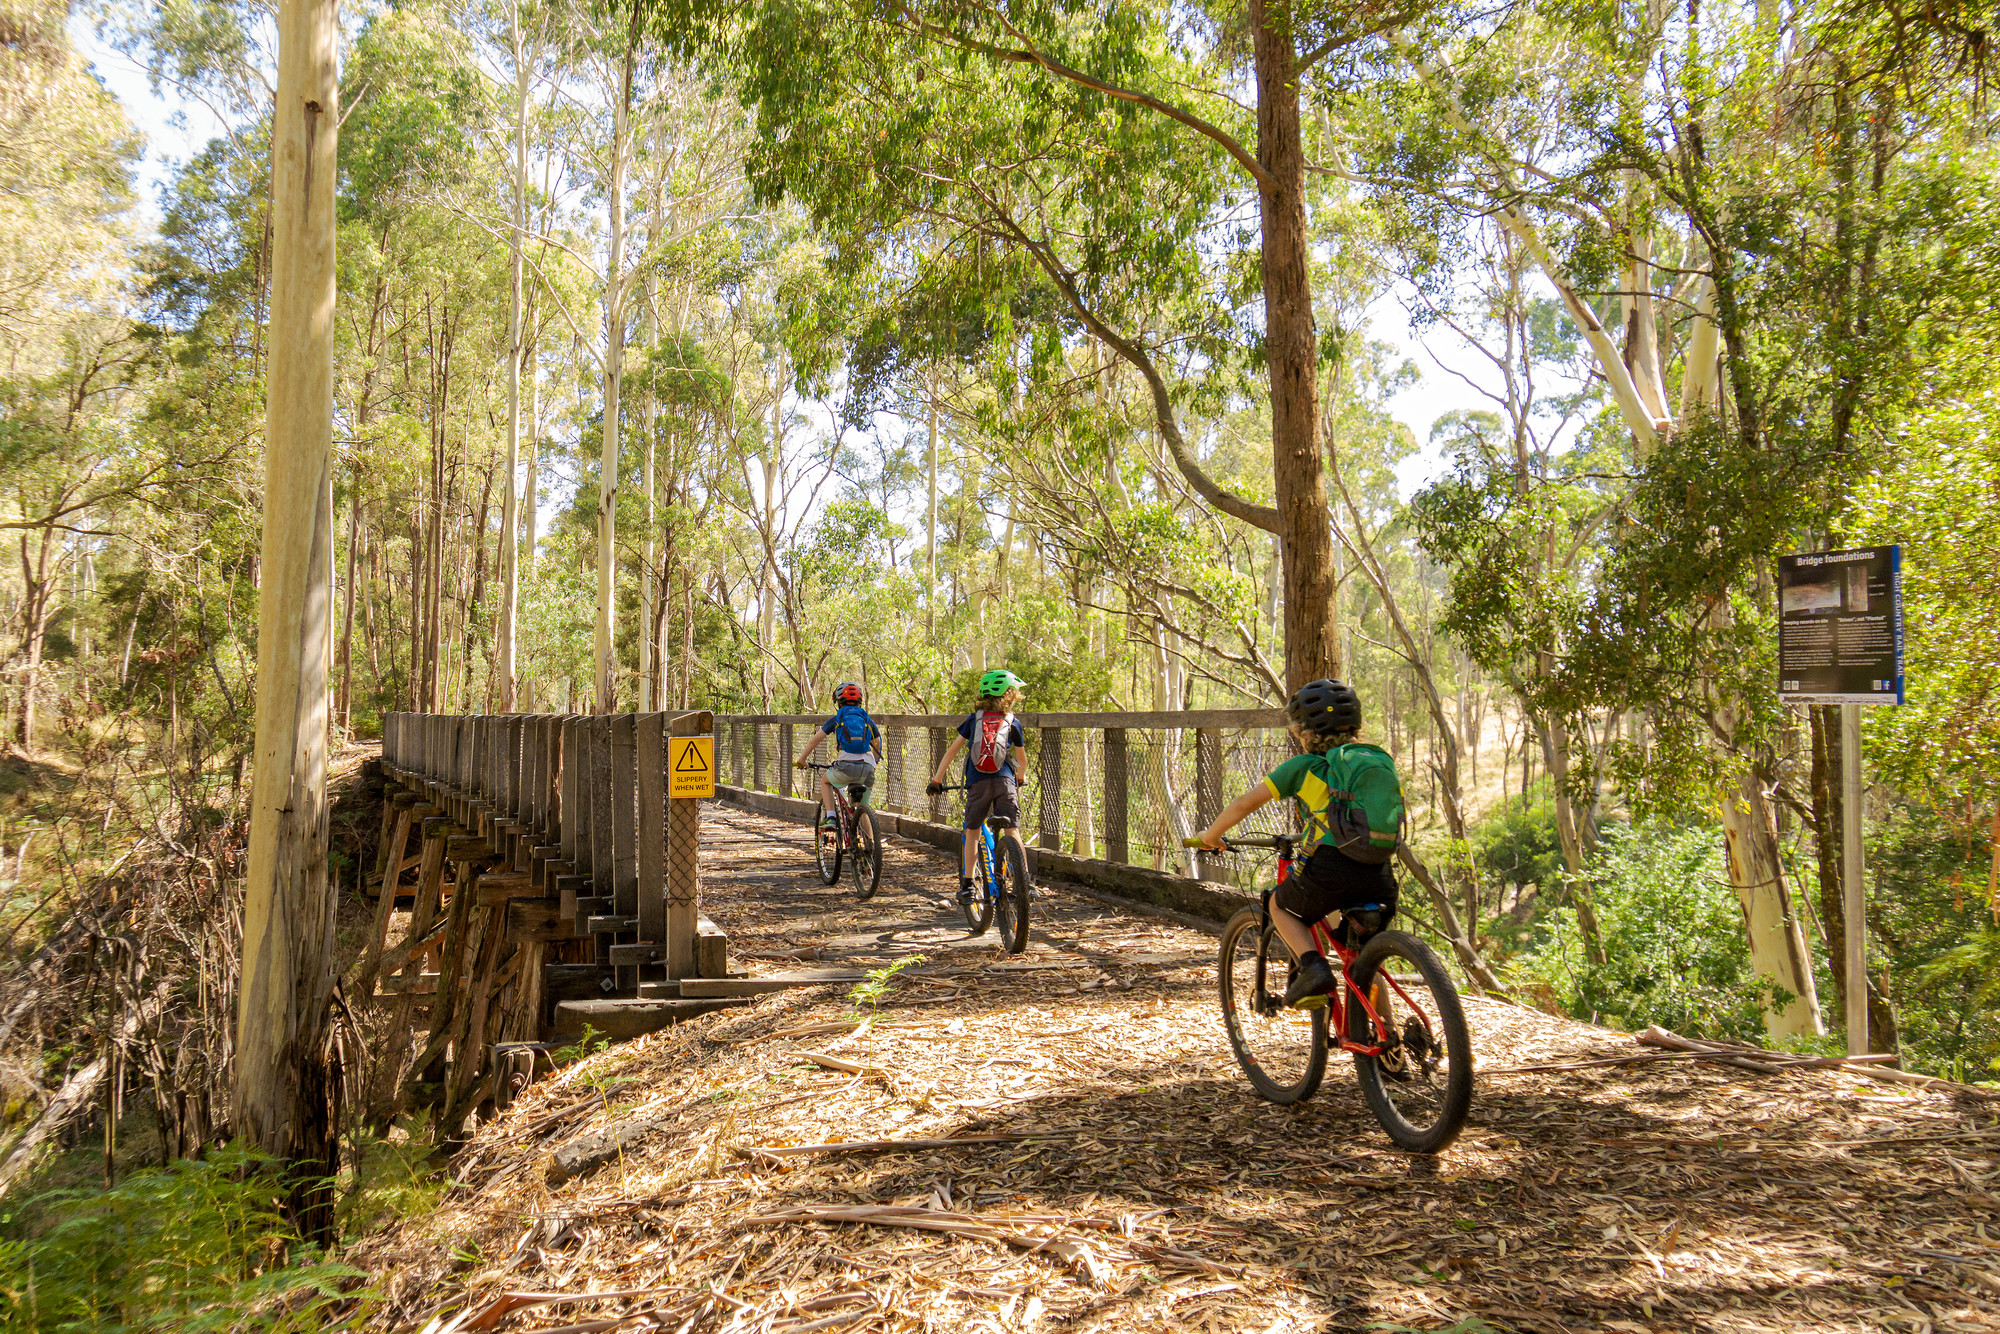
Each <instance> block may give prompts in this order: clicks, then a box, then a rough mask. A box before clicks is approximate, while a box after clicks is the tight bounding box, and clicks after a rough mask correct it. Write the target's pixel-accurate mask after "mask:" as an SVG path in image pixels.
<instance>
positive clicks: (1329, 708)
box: [1285, 681, 1361, 736]
mask: <svg viewBox="0 0 2000 1334" xmlns="http://www.w3.org/2000/svg"><path fill="white" fill-rule="evenodd" d="M1285 716H1286V717H1287V718H1290V719H1291V720H1292V721H1293V722H1295V723H1297V724H1298V725H1299V726H1300V727H1303V728H1304V729H1305V730H1306V731H1308V732H1310V733H1312V734H1313V735H1315V736H1337V735H1339V734H1340V733H1342V732H1355V731H1359V730H1360V728H1361V696H1359V695H1357V694H1355V693H1354V687H1353V686H1351V685H1349V684H1347V682H1345V681H1308V682H1306V683H1305V684H1304V685H1302V686H1300V687H1299V689H1298V693H1297V694H1295V695H1293V696H1292V698H1291V700H1290V702H1289V703H1287V704H1286V705H1285Z"/></svg>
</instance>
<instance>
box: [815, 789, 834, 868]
mask: <svg viewBox="0 0 2000 1334" xmlns="http://www.w3.org/2000/svg"><path fill="white" fill-rule="evenodd" d="M813 860H815V861H817V862H818V863H819V879H820V883H821V884H824V885H834V884H838V883H840V826H839V825H837V824H828V823H827V822H826V803H825V802H824V801H822V802H820V804H819V806H818V808H817V809H816V810H814V811H813Z"/></svg>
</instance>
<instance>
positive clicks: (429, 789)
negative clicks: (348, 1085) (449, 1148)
mask: <svg viewBox="0 0 2000 1334" xmlns="http://www.w3.org/2000/svg"><path fill="white" fill-rule="evenodd" d="M712 726H713V724H712V721H711V718H710V715H709V714H707V713H704V712H695V713H677V714H667V713H642V714H630V713H625V714H596V715H550V714H488V715H447V714H411V713H396V714H390V715H389V716H388V717H386V718H385V719H384V720H383V727H382V767H383V773H384V775H385V778H386V779H387V782H388V792H387V795H386V797H385V799H384V802H383V811H382V841H381V854H380V857H379V858H378V861H377V866H376V871H377V875H376V881H375V884H374V885H373V886H371V888H372V889H373V890H374V892H375V894H376V910H375V916H374V923H373V930H372V933H371V935H370V937H369V941H368V946H367V950H366V953H365V954H364V958H363V967H362V972H361V977H360V981H361V989H362V993H363V994H364V995H365V996H367V997H369V998H370V999H373V1000H375V1001H376V1002H377V1003H382V1004H388V1005H391V1006H394V1007H396V1008H397V1009H398V1011H399V1018H400V1019H401V1020H402V1021H403V1022H404V1023H406V1024H412V1025H415V1026H417V1027H420V1028H422V1029H423V1030H425V1031H424V1033H423V1036H422V1039H421V1041H422V1045H421V1047H419V1048H417V1054H416V1057H415V1060H414V1062H413V1063H412V1064H411V1065H410V1066H409V1070H408V1074H409V1080H410V1088H409V1089H407V1090H405V1091H404V1092H405V1094H406V1095H407V1096H409V1097H412V1098H414V1099H415V1100H418V1101H431V1102H435V1103H436V1104H438V1105H441V1106H442V1107H444V1108H445V1114H446V1118H447V1120H448V1121H451V1123H453V1124H455V1123H456V1120H454V1119H453V1118H454V1117H456V1118H457V1119H462V1117H463V1114H464V1112H465V1111H468V1110H470V1109H471V1108H472V1107H474V1106H477V1105H479V1104H480V1103H482V1102H485V1101H487V1100H488V1099H493V1098H501V1099H504V1097H505V1095H506V1093H507V1091H508V1086H509V1083H510V1080H511V1079H512V1076H514V1075H516V1074H518V1075H520V1076H523V1077H526V1076H529V1075H531V1074H532V1067H533V1052H532V1050H531V1049H532V1048H534V1047H537V1046H545V1045H547V1044H546V1043H545V1042H544V1041H543V1040H544V1039H545V1038H547V1037H549V1036H550V1035H551V1034H552V1033H574V1032H577V1031H579V1030H580V1029H581V1028H582V1026H583V1025H584V1024H585V1023H590V1024H592V1025H593V1026H595V1027H596V1028H597V1029H599V1030H600V1031H603V1032H605V1033H607V1034H608V1035H610V1036H631V1035H632V1034H633V1033H634V1032H640V1031H645V1030H646V1029H648V1028H654V1027H659V1026H660V1025H661V1024H662V1023H666V1022H672V1021H673V1020H674V1019H677V1018H680V1017H685V1014H686V1013H694V1012H698V1011H700V1010H702V1009H705V1008H714V1006H715V1005H716V1004H717V1003H718V1002H717V1001H716V1000H715V999H714V998H713V997H710V998H704V997H703V996H702V995H701V993H700V989H699V987H698V985H697V983H698V982H699V981H700V980H701V979H721V978H724V977H725V976H726V975H727V971H728V941H727V940H726V938H725V937H724V936H723V934H722V932H721V931H719V930H717V929H716V928H715V927H714V926H713V925H712V924H711V923H709V922H708V921H707V920H706V919H705V918H703V917H702V915H701V908H700V903H701V887H700V877H699V867H698V860H697V858H698V849H699V844H700V840H701V803H700V797H699V796H698V795H697V796H689V797H680V796H669V792H670V790H671V789H673V788H674V787H675V786H676V784H674V783H673V782H672V781H671V780H670V778H669V776H668V773H667V764H668V754H669V752H670V750H672V749H674V747H675V744H676V741H677V739H681V738H698V739H699V742H700V749H702V750H705V749H706V745H707V742H708V738H709V735H710V729H711V727H712ZM694 758H696V759H700V758H701V757H700V756H699V755H696V756H695V757H694ZM709 776H710V777H711V778H712V771H711V773H710V775H709ZM680 786H687V784H682V785H680ZM695 786H699V785H698V784H697V785H695ZM703 795H706V793H704V794H703ZM399 908H404V909H407V910H408V914H409V915H408V918H407V922H406V925H405V928H404V930H403V931H402V933H401V939H400V940H398V941H397V942H395V943H393V944H392V943H391V942H390V940H389V936H390V934H391V926H392V925H393V924H394V921H395V916H396V911H397V909H399ZM378 986H379V990H378V989H377V988H378ZM419 1011H423V1012H427V1022H425V1021H420V1020H419V1018H418V1012H419ZM621 1011H622V1012H623V1013H622V1014H621ZM621 1020H622V1022H621ZM412 1045H413V1046H415V1043H413V1044H412ZM395 1077H396V1078H397V1079H398V1080H399V1081H400V1080H401V1079H402V1073H401V1072H400V1071H399V1072H398V1073H397V1075H396V1076H395ZM517 1082H518V1081H517ZM400 1100H401V1099H400V1098H399V1101H400Z"/></svg>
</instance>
